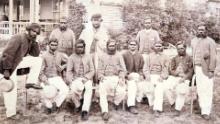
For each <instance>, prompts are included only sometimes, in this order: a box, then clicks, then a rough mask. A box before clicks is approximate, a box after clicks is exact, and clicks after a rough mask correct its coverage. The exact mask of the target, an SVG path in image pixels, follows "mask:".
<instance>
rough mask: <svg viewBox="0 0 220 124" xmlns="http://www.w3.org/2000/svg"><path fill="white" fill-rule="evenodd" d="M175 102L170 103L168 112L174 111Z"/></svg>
mask: <svg viewBox="0 0 220 124" xmlns="http://www.w3.org/2000/svg"><path fill="white" fill-rule="evenodd" d="M175 110H176V109H175V103H173V104H172V105H170V112H172V111H175Z"/></svg>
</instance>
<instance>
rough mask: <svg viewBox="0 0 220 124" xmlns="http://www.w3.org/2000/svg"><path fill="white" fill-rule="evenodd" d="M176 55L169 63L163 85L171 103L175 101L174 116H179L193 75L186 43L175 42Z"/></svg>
mask: <svg viewBox="0 0 220 124" xmlns="http://www.w3.org/2000/svg"><path fill="white" fill-rule="evenodd" d="M176 48H177V52H178V55H176V56H175V57H174V58H172V60H171V63H170V68H169V72H170V76H169V78H168V79H167V82H166V85H165V94H166V96H167V97H168V100H169V102H170V104H171V105H174V103H175V110H176V111H175V116H179V115H180V112H181V109H182V107H183V106H184V102H185V99H186V97H187V95H188V93H189V83H190V81H191V80H192V76H193V62H192V58H191V57H190V56H189V55H188V54H187V53H186V45H185V44H184V43H183V42H182V41H180V42H178V43H177V44H176Z"/></svg>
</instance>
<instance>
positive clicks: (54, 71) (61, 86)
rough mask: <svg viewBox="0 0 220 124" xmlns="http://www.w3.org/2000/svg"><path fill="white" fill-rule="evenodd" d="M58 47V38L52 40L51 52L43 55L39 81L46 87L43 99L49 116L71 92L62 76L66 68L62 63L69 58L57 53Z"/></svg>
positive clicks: (50, 42) (50, 44) (50, 43)
mask: <svg viewBox="0 0 220 124" xmlns="http://www.w3.org/2000/svg"><path fill="white" fill-rule="evenodd" d="M57 47H58V40H57V39H56V38H52V39H50V40H49V50H48V51H47V52H46V53H44V54H43V55H42V58H43V64H42V67H41V73H40V76H39V80H40V81H41V82H43V86H44V87H43V91H44V92H43V93H44V94H43V97H44V103H45V106H46V107H47V113H48V114H50V113H51V112H53V111H56V110H57V108H58V107H60V106H61V104H62V103H63V101H64V100H65V99H66V96H67V95H68V92H69V89H68V86H67V85H66V83H65V82H64V81H63V79H62V76H61V74H62V71H63V70H64V69H65V68H66V65H62V62H63V61H67V58H68V56H67V55H66V54H65V53H61V52H59V51H57ZM45 85H46V86H45ZM56 91H57V92H56Z"/></svg>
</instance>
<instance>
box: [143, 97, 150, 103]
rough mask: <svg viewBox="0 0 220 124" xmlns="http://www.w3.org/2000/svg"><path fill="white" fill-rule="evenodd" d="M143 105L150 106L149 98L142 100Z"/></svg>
mask: <svg viewBox="0 0 220 124" xmlns="http://www.w3.org/2000/svg"><path fill="white" fill-rule="evenodd" d="M141 104H147V105H149V101H148V98H147V97H144V98H142V100H141Z"/></svg>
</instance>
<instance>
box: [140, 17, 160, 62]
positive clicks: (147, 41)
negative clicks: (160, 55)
mask: <svg viewBox="0 0 220 124" xmlns="http://www.w3.org/2000/svg"><path fill="white" fill-rule="evenodd" d="M144 26H145V27H144V29H142V30H141V31H139V32H138V34H137V37H136V40H137V41H138V42H139V46H140V48H139V53H141V54H143V56H144V58H145V57H146V55H147V54H149V53H152V52H153V49H152V48H153V47H154V43H155V42H159V41H161V40H160V37H159V33H158V32H157V31H156V30H154V29H152V20H151V18H150V17H147V18H146V19H145V22H144Z"/></svg>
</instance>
